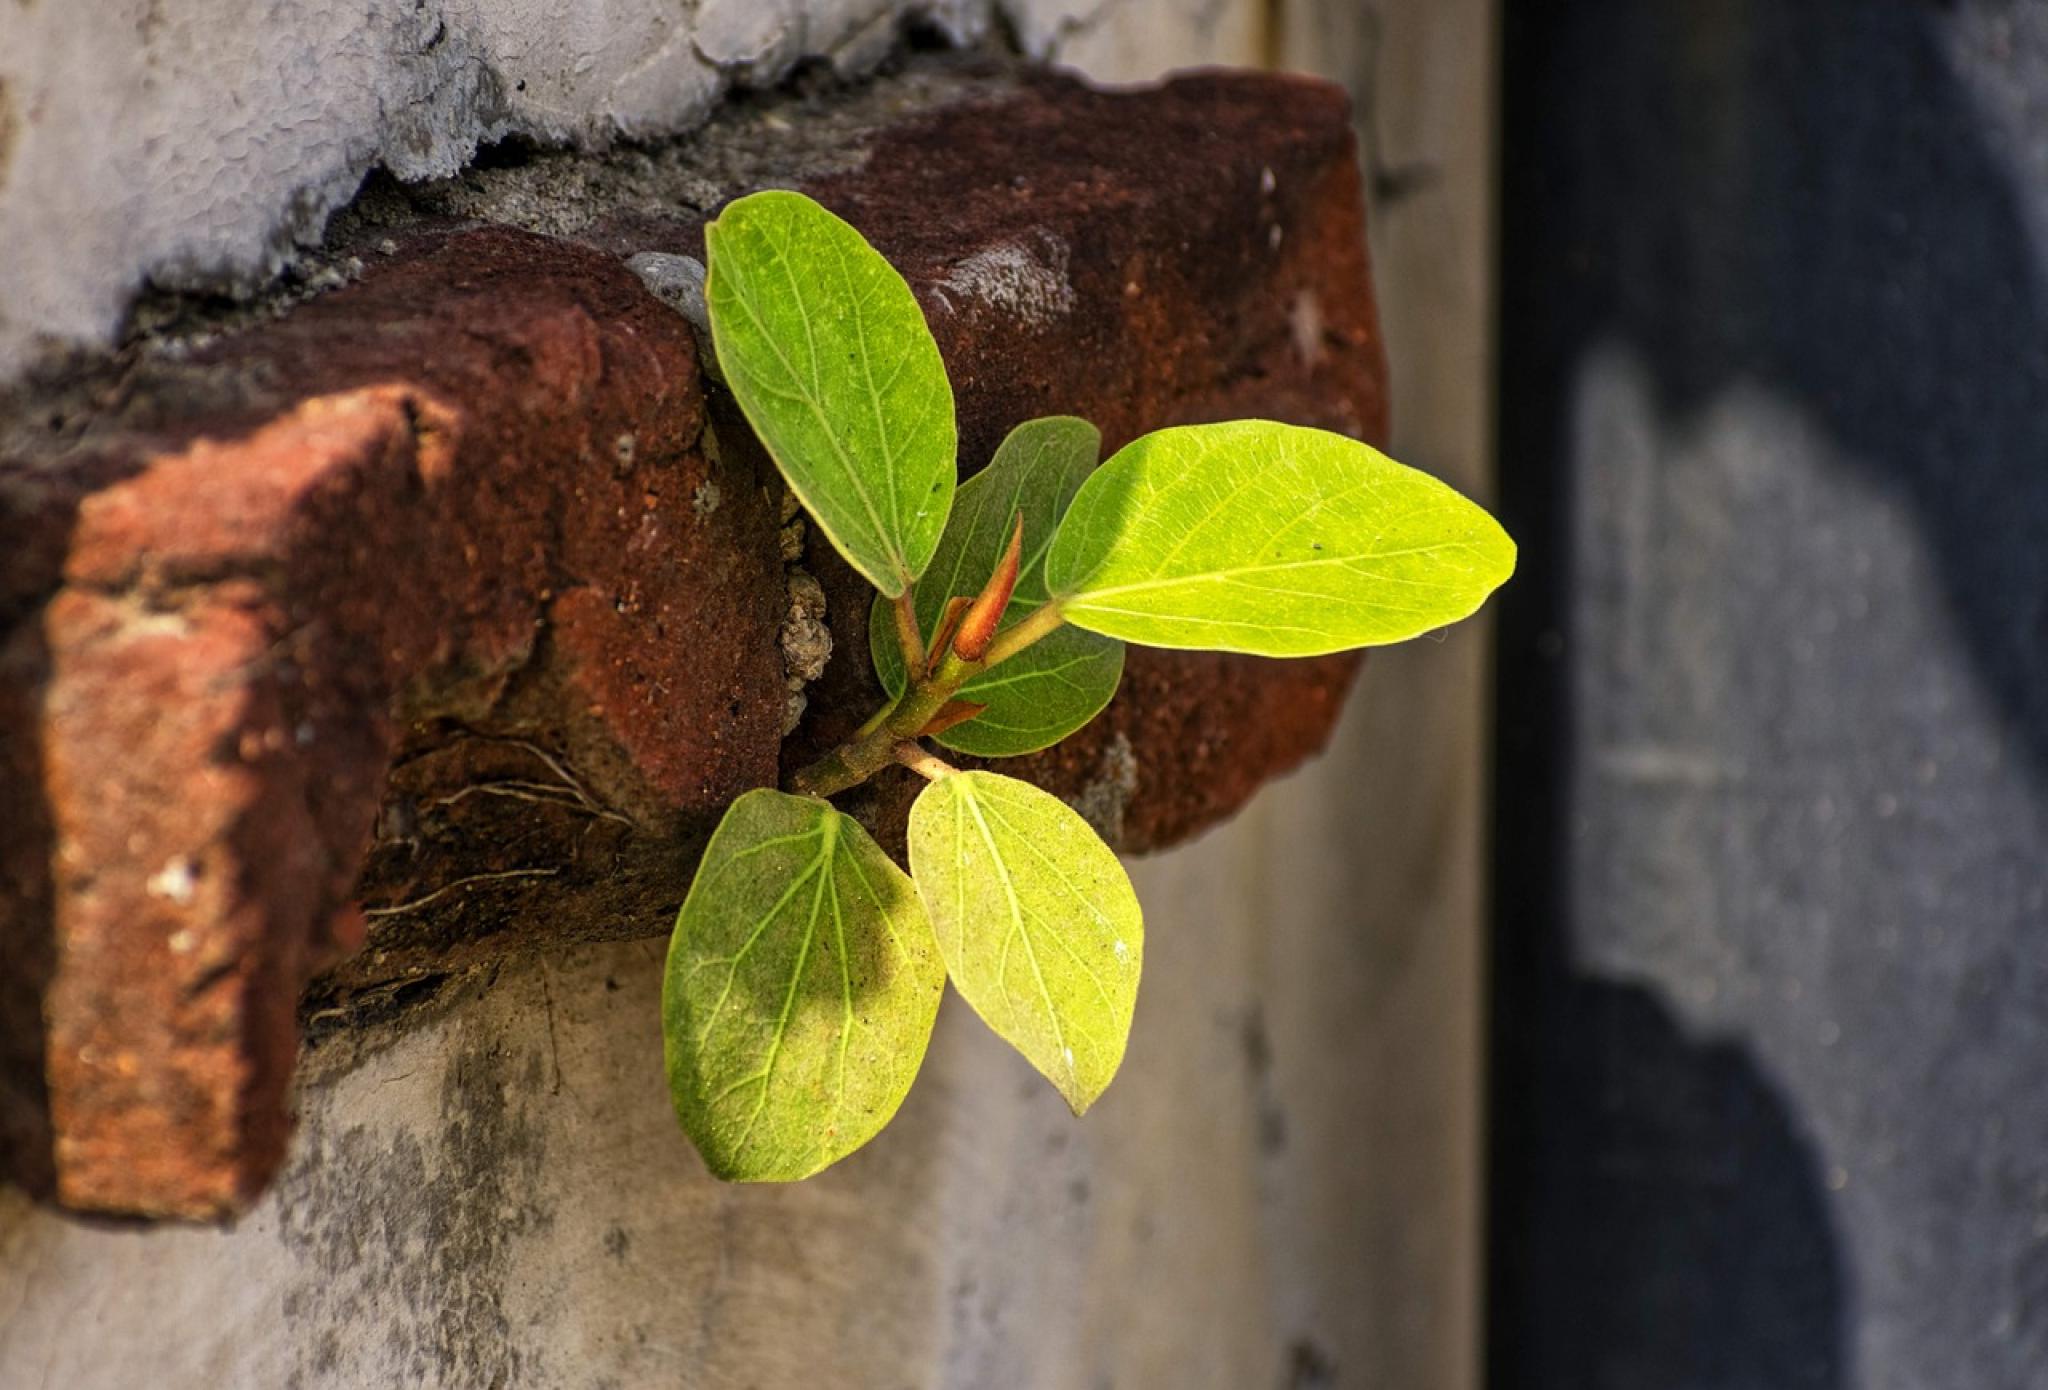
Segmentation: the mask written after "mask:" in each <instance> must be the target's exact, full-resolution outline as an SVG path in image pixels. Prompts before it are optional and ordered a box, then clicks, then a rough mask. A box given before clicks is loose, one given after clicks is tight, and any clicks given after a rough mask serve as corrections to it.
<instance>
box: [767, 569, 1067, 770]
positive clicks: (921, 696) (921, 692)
mask: <svg viewBox="0 0 2048 1390" xmlns="http://www.w3.org/2000/svg"><path fill="white" fill-rule="evenodd" d="M905 609H906V604H905V601H904V600H898V601H897V604H896V611H897V623H898V636H902V635H903V633H904V632H905V631H906V630H907V631H908V632H909V633H910V634H911V635H912V636H913V637H914V636H915V635H916V629H917V623H916V621H915V618H914V617H913V618H912V619H911V621H910V622H909V625H908V628H907V629H906V628H905V627H904V622H903V616H902V615H903V613H904V612H905ZM1061 621H1062V619H1061V616H1060V611H1059V605H1058V604H1056V603H1048V604H1046V605H1045V606H1044V607H1043V608H1040V609H1039V610H1038V611H1037V612H1035V613H1033V614H1032V615H1031V616H1030V617H1028V618H1026V619H1025V620H1024V621H1023V622H1021V623H1018V624H1017V625H1016V626H1015V627H1013V628H1010V629H1008V630H1007V631H1005V632H1003V633H1002V634H1001V635H999V636H998V637H997V638H996V640H995V642H994V643H993V644H992V645H991V646H990V647H989V649H988V654H987V655H986V656H984V657H983V658H982V659H981V660H979V661H969V660H967V659H966V658H964V657H962V656H961V655H960V653H959V652H958V651H957V650H955V649H954V647H953V646H952V644H950V643H948V644H947V646H946V648H945V650H944V651H942V652H939V653H937V657H938V668H937V669H936V670H934V671H933V672H932V673H931V675H929V676H927V677H924V678H922V679H918V678H917V673H918V672H919V671H921V670H923V669H924V658H923V657H922V656H920V657H919V658H918V659H917V660H916V661H914V662H912V663H911V666H910V668H909V674H910V675H911V677H912V680H911V684H910V688H909V689H908V690H906V691H904V692H903V694H902V695H901V696H900V697H899V698H898V699H896V700H895V701H894V702H893V703H891V704H888V705H884V706H883V707H882V708H881V709H880V710H878V711H876V712H875V714H874V715H873V716H871V717H870V718H869V719H868V721H867V723H865V724H863V725H861V726H860V728H859V729H858V730H856V731H855V732H854V735H853V737H852V738H850V739H848V740H847V741H846V742H844V743H842V744H840V745H839V746H838V747H837V748H835V749H833V750H832V751H831V752H829V753H827V754H826V755H825V756H824V757H822V758H820V759H818V760H817V761H816V762H814V763H812V764H811V765H810V766H808V767H805V768H802V769H800V770H798V771H797V772H796V773H795V774H794V775H792V776H791V777H790V779H789V789H790V790H791V791H792V792H795V793H797V794H798V795H800V796H817V797H827V796H835V795H837V794H838V793H840V792H843V791H845V790H846V789H847V788H848V787H857V786H859V785H860V784H861V783H862V782H865V781H867V780H868V778H870V777H872V776H874V775H875V774H876V773H877V772H880V771H881V770H882V769H883V768H885V767H887V766H888V765H889V764H890V763H892V762H895V761H898V759H897V755H896V747H897V745H898V744H902V743H914V742H915V741H916V739H917V736H918V735H919V734H920V733H921V732H923V730H924V727H925V725H927V724H929V723H931V720H932V716H933V715H935V714H937V713H938V712H939V711H940V710H941V709H943V708H945V705H946V702H947V701H948V700H951V699H952V698H953V693H954V692H955V691H957V690H958V689H959V688H960V687H961V686H962V685H964V684H965V683H966V682H967V681H968V680H970V679H971V678H973V677H974V676H976V675H979V674H980V673H981V672H983V671H985V670H987V669H988V668H989V667H991V666H993V665H995V664H996V663H997V662H999V661H1006V660H1008V659H1009V658H1010V657H1013V656H1015V655H1016V654H1017V653H1018V652H1021V651H1023V650H1024V649H1025V648H1026V647H1028V646H1030V645H1031V644H1032V643H1033V642H1036V641H1038V640H1039V639H1040V638H1041V637H1044V636H1045V635H1046V634H1047V633H1049V632H1051V631H1053V630H1054V629H1055V628H1057V627H1058V626H1059V625H1060V623H1061ZM904 654H905V655H906V656H907V655H909V654H910V649H909V648H908V647H906V648H905V650H904ZM934 761H936V759H934Z"/></svg>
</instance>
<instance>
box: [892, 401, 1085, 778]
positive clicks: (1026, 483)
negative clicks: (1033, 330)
mask: <svg viewBox="0 0 2048 1390" xmlns="http://www.w3.org/2000/svg"><path fill="white" fill-rule="evenodd" d="M1101 448H1102V436H1101V435H1100V434H1099V433H1098V432H1097V431H1096V429H1095V427H1094V426H1093V425H1091V424H1089V423H1088V422H1087V421H1086V420H1077V419H1074V418H1072V417H1071V416H1061V415H1055V416H1047V417H1046V418H1044V419H1040V420H1027V421H1025V422H1024V423H1023V424H1021V425H1019V426H1017V428H1015V429H1014V430H1011V431H1010V434H1009V437H1008V438H1006V439H1004V440H1003V442H1002V446H1001V447H1000V448H998V449H997V450H996V453H995V457H994V458H993V459H991V460H990V461H989V464H988V467H986V468H984V469H982V471H981V472H979V473H977V474H975V475H974V476H973V477H972V478H969V479H968V480H967V481H966V482H964V483H962V484H960V490H959V491H958V493H956V494H955V496H954V499H953V516H952V519H951V520H950V521H948V522H947V524H946V532H945V535H944V537H943V538H941V540H940V541H939V548H938V551H937V552H936V553H935V554H934V555H933V557H932V563H931V567H930V568H929V569H928V570H926V572H925V576H924V579H923V581H922V582H921V583H920V584H919V585H918V590H917V617H918V630H919V631H920V632H923V633H927V634H929V633H930V632H931V631H932V628H933V625H934V623H935V622H936V621H937V619H938V616H939V612H940V610H941V609H942V608H943V607H944V606H945V602H946V600H947V598H949V597H951V596H953V595H956V594H971V593H973V592H975V591H976V590H977V589H978V588H979V587H980V586H981V584H982V582H983V581H984V580H986V579H987V578H988V575H989V571H990V570H991V568H993V566H994V565H995V562H996V558H997V556H999V555H1000V554H1001V553H1002V550H1003V547H1004V546H1005V545H1006V544H1007V543H1008V542H1009V539H1010V524H1011V522H1012V521H1013V520H1014V518H1015V517H1016V515H1017V513H1018V512H1019V511H1021V512H1023V513H1024V566H1023V570H1022V573H1021V574H1020V576H1019V578H1018V580H1017V590H1016V592H1015V593H1014V594H1013V595H1012V596H1011V598H1010V606H1009V608H1008V609H1007V610H1006V611H1005V613H1004V615H1003V624H1002V625H1003V626H1004V627H1006V628H1007V627H1010V626H1013V625H1014V624H1015V623H1017V622H1018V621H1019V620H1021V619H1022V618H1024V617H1025V616H1026V615H1027V614H1029V613H1031V612H1032V611H1033V610H1034V609H1036V608H1037V607H1038V606H1039V605H1040V604H1042V603H1044V602H1045V553H1046V551H1047V550H1049V549H1050V548H1051V546H1052V537H1053V532H1054V531H1055V530H1056V529H1057V528H1058V526H1059V519H1060V517H1061V516H1062V515H1063V514H1064V513H1065V511H1066V508H1067V505H1068V503H1070V502H1071V501H1073V498H1074V494H1075V493H1076V492H1078V491H1080V488H1081V484H1082V483H1083V482H1084V481H1085V480H1086V479H1087V477H1088V474H1089V472H1090V471H1091V470H1092V469H1093V468H1094V467H1095V461H1096V459H1097V458H1098V457H1099V456H1100V453H1101ZM868 645H869V649H870V651H871V653H872V655H873V657H874V662H875V673H876V674H877V675H878V676H880V677H881V681H882V685H883V688H885V689H886V690H887V691H888V692H889V695H890V697H891V698H892V699H893V698H894V697H896V696H898V695H900V694H902V693H903V685H904V679H903V653H902V650H901V648H899V647H898V646H897V645H896V628H895V619H894V617H893V615H892V614H891V613H890V612H889V605H888V603H887V601H886V600H877V602H876V604H875V607H874V612H873V614H872V615H871V616H870V617H869V619H868ZM1123 668H1124V648H1123V643H1121V642H1118V641H1116V640H1114V639H1112V638H1108V637H1103V636H1101V635H1100V634H1098V633H1093V632H1083V631H1081V630H1080V629H1078V628H1073V627H1066V628H1061V629H1059V630H1058V631H1056V632H1054V633H1053V634H1052V635H1051V636H1050V637H1047V638H1045V639H1043V640H1042V641H1040V642H1037V643H1036V644H1034V645H1032V646H1030V647H1027V648H1026V649H1025V650H1024V651H1022V652H1020V653H1018V654H1017V655H1016V656H1015V657H1014V658H1012V659H1011V660H1009V661H1006V662H1004V663H1003V664H1002V666H1001V667H999V668H997V669H994V670H990V671H985V672H983V673H982V674H981V675H979V676H977V677H975V678H974V679H973V680H970V681H968V682H967V683H966V684H965V685H963V686H962V687H961V688H960V692H959V694H960V698H962V699H964V700H972V701H975V702H977V703H982V704H986V705H987V706H988V709H987V710H986V711H985V712H983V713H982V714H979V715H977V716H976V717H975V718H973V719H971V720H969V721H968V722H967V723H965V724H960V725H957V726H956V727H954V728H951V729H948V730H946V731H945V732H944V733H941V734H939V735H937V736H936V741H937V742H939V743H942V744H944V745H945V746H946V747H948V748H954V749H958V750H959V751H960V752H962V753H971V754H974V755H976V756H978V757H984V758H1005V757H1014V756H1016V755H1018V754H1022V753H1035V752H1037V751H1038V750H1039V749H1041V748H1049V747H1051V746H1052V745H1053V744H1055V743H1058V742H1059V741H1060V740H1061V739H1063V738H1065V737H1066V736H1067V735H1068V734H1071V733H1073V732H1074V731H1075V730H1076V729H1078V728H1080V727H1081V726H1082V725H1084V724H1086V723H1087V722H1088V721H1089V720H1091V719H1093V718H1094V717H1095V716H1096V715H1097V714H1099V713H1101V711H1102V707H1103V706H1104V705H1107V704H1108V703H1109V700H1110V697H1111V696H1112V695H1114V694H1116V687H1117V682H1118V681H1119V680H1120V679H1122V676H1123Z"/></svg>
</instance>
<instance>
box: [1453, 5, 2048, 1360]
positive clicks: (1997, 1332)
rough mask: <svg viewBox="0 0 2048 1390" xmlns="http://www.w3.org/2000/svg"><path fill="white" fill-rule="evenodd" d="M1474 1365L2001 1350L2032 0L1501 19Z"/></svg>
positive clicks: (2025, 1331) (2040, 448)
mask: <svg viewBox="0 0 2048 1390" xmlns="http://www.w3.org/2000/svg"><path fill="white" fill-rule="evenodd" d="M1504 52H1505V54H1506V70H1505V89H1504V90H1505V112H1504V121H1503V127H1502V128H1503V131H1504V134H1505V141H1504V145H1503V149H1502V174H1503V178H1502V200H1503V201H1502V209H1503V214H1502V233H1503V236H1502V257H1501V287H1502V296H1501V297H1502V344H1501V347H1502V354H1503V356H1502V364H1503V365H1502V378H1501V379H1502V383H1503V400H1502V415H1501V420H1502V427H1501V453H1502V459H1503V463H1502V469H1501V476H1502V482H1503V489H1504V504H1505V506H1506V509H1507V516H1506V519H1507V522H1508V525H1509V527H1510V529H1511V530H1513V531H1514V532H1515V533H1516V534H1517V535H1518V536H1519V537H1520V538H1521V540H1522V543H1523V555H1524V566H1523V570H1522V573H1521V575H1520V576H1519V577H1518V578H1517V580H1516V582H1515V583H1514V584H1513V585H1512V586H1510V588H1509V590H1508V591H1507V592H1506V593H1505V596H1504V602H1503V604H1502V607H1501V615H1502V632H1503V645H1502V657H1501V669H1500V681H1499V708H1500V731H1501V756H1500V765H1499V777H1498V795H1497V800H1496V806H1495V837H1496V844H1497V855H1496V863H1497V867H1498V879H1497V885H1496V892H1497V897H1498V903H1499V910H1498V913H1497V918H1496V933H1497V934H1496V963H1497V964H1496V970H1495V973H1494V981H1495V984H1494V989H1495V1010H1496V1022H1497V1031H1496V1033H1495V1039H1494V1052H1493V1055H1494V1059H1495V1064H1496V1069H1495V1078H1494V1092H1493V1094H1494V1101H1493V1110H1492V1114H1493V1119H1494V1121H1495V1126H1494V1130H1493V1138H1492V1145H1491V1157H1492V1165H1493V1166H1492V1181H1493V1191H1494V1196H1495V1205H1494V1221H1493V1233H1492V1243H1491V1250H1490V1255H1491V1282H1490V1292H1491V1310H1492V1311H1491V1326H1492V1333H1493V1336H1492V1340H1491V1346H1490V1359H1491V1363H1492V1376H1491V1382H1492V1384H1493V1385H1494V1386H1496V1387H1497V1388H1498V1390H1519V1388H1520V1387H1544V1390H1549V1388H1550V1387H1558V1390H1562V1388H1563V1387H1572V1388H1573V1390H1585V1388H1587V1387H1592V1388H1594V1390H1600V1388H1603V1387H1614V1390H1621V1387H1628V1390H1637V1387H1650V1386H1655V1387H1802V1388H1805V1387H1811V1390H1835V1388H1836V1387H1850V1386H1855V1387H1868V1388H1869V1390H1905V1387H1937V1386H1939V1387H1950V1386H1954V1387H1962V1386H1968V1387H1977V1388H1978V1390H2005V1388H2006V1387H2011V1388H2012V1390H2018V1387H2022V1386H2036V1385H2040V1384H2043V1383H2044V1380H2048V1106H2044V1105H2043V1103H2042V1094H2043V1084H2042V1070H2043V1063H2044V1059H2048V804H2044V792H2043V787H2044V783H2043V776H2044V772H2048V758H2044V753H2048V640H2044V639H2048V565H2044V560H2043V554H2044V552H2043V547H2042V538H2043V536H2044V535H2048V473H2044V466H2048V314H2044V304H2048V279H2044V272H2048V6H2043V5H2040V4H2038V3H2028V2H2027V0H1953V2H1952V3H1943V4H1933V3H1927V4H1916V3H1876V4H1860V3H1859V4H1845V3H1836V2H1835V0H1670V2H1669V3H1660V4H1654V5H1646V4H1639V3H1634V2H1633V0H1611V2H1609V0H1592V2H1590V3H1588V2H1587V0H1575V2H1574V3H1562V2H1559V0H1553V2H1548V3H1546V0H1524V3H1518V4H1514V5H1510V6H1508V7H1507V26H1506V30H1505V44H1504Z"/></svg>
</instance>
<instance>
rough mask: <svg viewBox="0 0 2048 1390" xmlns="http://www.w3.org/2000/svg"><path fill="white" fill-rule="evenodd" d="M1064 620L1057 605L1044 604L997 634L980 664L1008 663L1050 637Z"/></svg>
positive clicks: (1063, 615) (1064, 617) (1064, 616)
mask: <svg viewBox="0 0 2048 1390" xmlns="http://www.w3.org/2000/svg"><path fill="white" fill-rule="evenodd" d="M1066 620H1067V618H1066V615H1065V614H1064V613H1062V612H1060V606H1059V604H1057V603H1048V604H1046V605H1045V606H1044V607H1042V608H1040V609H1039V610H1038V611H1036V612H1035V613H1033V614H1032V615H1031V616H1030V617H1028V618H1026V619H1025V620H1024V621H1023V622H1021V623H1019V624H1017V625H1016V626H1015V627H1013V628H1010V629H1008V630H1007V631H1004V632H1001V633H999V634H997V636H996V640H995V641H994V642H993V643H991V644H990V646H989V649H988V655H987V656H985V657H983V658H982V664H983V665H985V666H994V665H996V664H998V663H999V662H1004V661H1008V660H1009V659H1010V658H1011V657H1013V656H1015V655H1016V654H1017V653H1018V652H1021V651H1023V650H1024V649H1025V648H1026V647H1028V646H1030V645H1031V644H1032V643H1033V642H1036V641H1038V640H1039V639H1040V638H1042V637H1048V636H1051V635H1052V632H1053V630H1054V629H1056V628H1057V627H1059V625H1060V624H1061V623H1063V622H1065V621H1066Z"/></svg>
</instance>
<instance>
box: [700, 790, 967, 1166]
mask: <svg viewBox="0 0 2048 1390" xmlns="http://www.w3.org/2000/svg"><path fill="white" fill-rule="evenodd" d="M944 988H945V969H944V966H943V965H942V964H941V962H940V959H939V955H938V952H937V950H936V949H935V946H934V943H933V939H932V928H931V921H930V919H929V918H928V917H927V916H926V915H925V910H924V905H923V903H922V902H921V901H920V900H919V898H918V895H917V891H916V890H915V888H913V887H912V885H911V882H910V880H909V878H908V877H906V876H905V875H904V873H903V871H902V870H901V869H899V868H897V867H896V866H895V865H894V864H892V863H891V862H890V861H889V858H888V856H887V855H885V854H883V853H882V851H881V849H880V847H879V846H877V845H876V844H875V842H874V841H873V840H871V839H869V838H868V834H867V832H866V831H864V830H862V829H861V828H860V825H859V823H858V822H856V821H854V820H852V819H851V818H849V817H847V816H844V815H841V814H840V813H839V812H838V811H835V810H833V809H832V807H831V806H829V805H827V804H826V803H825V802H823V801H818V800H815V799H813V798H811V797H803V796H787V795H785V794H783V793H782V792H777V791H769V790H766V789H761V790H757V791H751V792H748V793H747V794H746V795H745V796H742V797H741V798H740V799H739V800H738V801H735V802H734V803H733V804H732V807H731V809H730V810H728V811H727V812H726V814H725V819H724V820H722V821H720V822H719V825H718V831H717V833H716V834H714V835H713V836H712V837H711V844H710V846H709V847H708V848H707V849H706V850H705V851H704V862H703V863H702V864H701V865H700V866H699V867H698V869H697V878H696V881H695V882H694V883H692V884H691V885H690V895H689V897H688V898H686V899H685V900H684V902H683V910H682V912H681V913H679V914H678V915H677V917H676V929H675V935H674V936H673V937H671V938H670V940H669V949H668V970H667V974H666V976H665V978H664V980H663V984H662V998H661V1014H662V1034H663V1038H664V1050H665V1053H666V1057H667V1063H668V1084H669V1093H670V1095H671V1097H672V1098H673V1099H674V1101H675V1107H676V1116H677V1118H678V1119H680V1120H681V1121H682V1125H683V1129H684V1130H685V1131H686V1132H687V1133H688V1134H689V1136H690V1138H691V1140H692V1141H693V1142H694V1143H695V1144H696V1145H697V1151H698V1152H699V1153H701V1154H703V1156H704V1161H705V1163H706V1164H707V1165H709V1166H710V1168H711V1171H712V1172H714V1173H716V1174H717V1175H718V1176H719V1177H721V1178H733V1179H740V1180H745V1181H753V1182H781V1181H789V1180H793V1179H796V1178H803V1177H808V1176H810V1175H811V1174H812V1173H815V1172H817V1171H818V1170H819V1169H820V1168H823V1167H825V1166H826V1165H827V1164H829V1163H832V1162H834V1161H835V1160H837V1159H840V1158H843V1157H845V1156H846V1155H847V1154H849V1153H851V1152H853V1151H854V1150H855V1149H857V1148H859V1147H860V1146H861V1145H862V1144H865V1143H866V1142H867V1141H868V1140H869V1139H872V1138H873V1137H874V1136H875V1134H876V1133H877V1132H879V1131H880V1130H881V1128H882V1126H883V1125H885V1124H887V1123H888V1122H889V1118H890V1116H892V1115H894V1114H895V1113H896V1107H897V1106H899V1105H901V1104H902V1103H903V1097H904V1095H905V1094H906V1093H907V1092H908V1091H909V1090H910V1083H911V1082H912V1081H913V1080H914V1079H915V1078H916V1076H917V1069H918V1066H919V1065H920V1064H921V1063H922V1062H923V1061H924V1052H925V1045H926V1044H927V1043H928V1042H929V1041H930V1039H931V1032H932V1021H933V1019H934V1018H936V1017H937V1015H938V1008H939V996H940V994H941V993H942V992H943V991H944Z"/></svg>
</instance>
